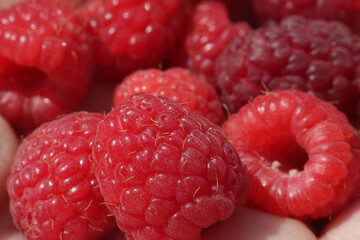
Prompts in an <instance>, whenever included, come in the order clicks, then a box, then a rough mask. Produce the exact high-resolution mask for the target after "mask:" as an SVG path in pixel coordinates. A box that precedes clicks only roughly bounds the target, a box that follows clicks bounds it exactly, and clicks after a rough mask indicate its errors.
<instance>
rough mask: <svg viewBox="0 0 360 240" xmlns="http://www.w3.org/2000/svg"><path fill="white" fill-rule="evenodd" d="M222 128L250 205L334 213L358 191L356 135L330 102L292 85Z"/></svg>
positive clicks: (290, 212) (314, 214)
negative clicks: (245, 178)
mask: <svg viewBox="0 0 360 240" xmlns="http://www.w3.org/2000/svg"><path fill="white" fill-rule="evenodd" d="M223 130H224V132H225V134H226V135H227V136H228V137H229V139H230V141H231V142H232V143H233V144H234V146H235V148H236V150H237V152H238V153H239V155H240V159H241V162H242V164H243V166H244V168H245V172H246V175H247V176H248V177H249V179H250V183H251V188H250V191H249V194H248V201H249V203H250V204H252V205H254V206H257V207H258V208H261V209H264V210H266V211H268V212H270V213H274V214H278V215H282V216H290V217H295V218H300V219H308V218H319V217H325V216H329V215H332V214H336V213H337V212H339V210H340V209H342V208H343V207H344V206H346V204H347V203H348V202H349V201H350V200H351V199H353V198H354V197H355V196H356V194H357V193H358V189H359V179H360V178H359V177H360V165H359V164H360V162H359V161H360V140H359V139H358V137H357V136H356V134H355V131H354V130H353V129H352V127H351V126H350V124H349V123H348V122H347V120H346V117H345V115H344V114H342V113H341V112H339V111H338V110H337V109H336V108H335V107H334V106H333V105H332V104H329V103H326V102H324V101H322V100H320V99H317V98H316V97H314V96H313V95H310V94H307V93H304V92H299V91H295V90H276V91H274V92H272V93H269V94H267V95H262V96H258V97H256V98H255V99H254V101H253V102H252V103H250V104H247V105H245V106H244V107H243V108H241V109H240V110H239V112H238V113H236V114H233V115H231V116H230V118H229V119H228V120H227V121H226V122H225V123H224V125H223Z"/></svg>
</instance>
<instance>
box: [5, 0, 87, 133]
mask: <svg viewBox="0 0 360 240" xmlns="http://www.w3.org/2000/svg"><path fill="white" fill-rule="evenodd" d="M76 11H77V10H76V8H75V7H74V6H73V5H71V4H70V3H69V2H66V1H46V0H36V1H26V2H22V3H19V4H16V5H14V6H12V7H11V8H9V9H3V10H1V12H0V43H1V44H0V66H1V67H0V114H1V115H3V116H4V117H5V118H6V119H7V121H8V122H10V123H11V124H12V125H13V126H14V127H15V128H16V129H19V130H20V131H28V130H31V129H34V128H35V127H37V126H39V125H40V124H42V123H44V122H45V121H49V120H52V119H54V118H55V117H56V116H57V115H59V114H63V113H67V112H71V111H72V110H73V109H74V108H75V107H76V105H77V104H78V102H79V101H80V99H81V98H82V97H83V96H84V95H85V92H86V87H87V84H88V81H89V76H90V73H89V68H90V64H91V61H90V59H91V51H90V47H89V44H88V42H87V41H88V40H87V38H88V34H87V33H86V32H85V31H83V30H82V29H83V27H82V25H83V21H82V20H81V19H80V18H79V17H77V14H76Z"/></svg>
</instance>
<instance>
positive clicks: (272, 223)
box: [0, 0, 360, 240]
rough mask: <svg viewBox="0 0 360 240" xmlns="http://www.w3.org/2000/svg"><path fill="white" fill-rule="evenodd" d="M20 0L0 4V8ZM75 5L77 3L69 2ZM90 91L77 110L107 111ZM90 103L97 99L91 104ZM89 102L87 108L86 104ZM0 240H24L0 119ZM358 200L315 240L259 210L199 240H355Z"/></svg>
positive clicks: (103, 95) (237, 215)
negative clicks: (12, 206) (13, 206)
mask: <svg viewBox="0 0 360 240" xmlns="http://www.w3.org/2000/svg"><path fill="white" fill-rule="evenodd" d="M20 1H23V0H0V8H4V7H9V6H10V5H11V4H14V3H16V2H20ZM72 1H74V2H77V0H72ZM98 87H99V86H95V87H91V88H90V92H89V95H88V96H87V98H85V99H84V101H83V102H82V103H81V104H80V109H77V110H87V111H98V112H101V113H102V112H104V111H108V110H110V109H111V99H110V98H109V96H111V95H112V91H113V86H110V85H109V86H107V87H104V86H103V85H101V86H100V87H101V89H102V91H99V88H98ZM94 99H99V100H100V99H101V100H102V101H101V100H100V101H94ZM88 100H89V101H91V100H92V101H91V102H90V104H89V102H88ZM0 133H1V134H0V240H25V237H24V236H23V235H22V234H21V233H20V232H19V231H18V230H17V229H16V227H15V226H14V225H13V223H12V219H11V216H10V213H9V206H8V197H7V193H6V187H5V183H6V179H7V177H8V175H9V172H10V167H11V163H12V160H13V156H14V154H15V151H16V149H17V147H18V145H19V137H18V136H17V135H16V134H15V132H14V130H13V129H12V128H11V126H10V125H9V124H8V123H7V122H6V121H5V120H4V119H3V118H2V117H1V116H0ZM359 227H360V200H358V201H356V202H355V203H353V204H352V205H350V206H349V207H348V208H347V209H345V210H344V211H343V212H342V213H341V214H340V215H338V216H337V217H335V218H334V220H333V221H331V222H330V224H328V226H327V227H326V228H325V230H324V232H323V234H322V235H321V236H320V237H319V238H317V237H316V236H315V235H314V234H313V232H312V231H311V230H310V229H309V228H308V227H307V226H306V225H305V224H304V223H302V222H300V221H297V220H294V219H290V218H284V217H278V216H275V215H271V214H268V213H265V212H262V211H259V210H254V209H250V208H244V207H239V208H237V209H236V210H235V211H234V214H233V215H232V217H230V218H229V219H227V220H225V221H219V222H217V223H215V224H214V225H213V226H211V227H210V228H208V229H205V230H203V232H202V240H254V239H256V240H289V239H291V240H316V239H318V240H343V239H346V240H357V239H360V233H359V231H358V229H359ZM107 240H125V236H124V234H123V233H122V232H121V231H120V230H119V229H116V230H115V231H114V232H113V233H112V234H111V235H110V236H109V237H108V238H107Z"/></svg>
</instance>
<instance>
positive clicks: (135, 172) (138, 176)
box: [93, 93, 248, 240]
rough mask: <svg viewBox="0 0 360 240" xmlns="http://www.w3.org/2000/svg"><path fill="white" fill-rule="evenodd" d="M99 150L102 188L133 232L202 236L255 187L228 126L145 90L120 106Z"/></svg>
mask: <svg viewBox="0 0 360 240" xmlns="http://www.w3.org/2000/svg"><path fill="white" fill-rule="evenodd" d="M93 151H94V156H95V160H96V166H97V167H96V169H97V172H96V173H95V174H96V177H97V179H98V182H99V183H100V189H101V192H102V194H103V196H104V198H105V202H106V204H107V206H108V208H109V209H110V211H111V212H112V213H113V214H114V215H115V218H116V221H117V225H118V226H119V227H120V229H121V230H122V231H124V232H125V233H126V234H127V235H128V239H143V240H160V239H169V240H170V239H172V240H195V239H197V240H198V239H200V233H201V230H202V229H203V228H207V227H209V226H210V225H212V224H214V223H215V222H216V221H217V220H223V219H227V218H229V217H230V216H231V214H232V213H233V211H234V207H235V204H237V203H241V202H242V201H243V199H244V197H245V194H246V193H247V190H248V180H247V178H246V177H245V173H244V171H243V168H242V166H241V164H240V159H239V156H238V154H237V153H236V151H235V149H234V147H233V146H232V144H230V143H229V142H228V140H227V139H226V138H225V136H224V134H223V132H222V129H221V128H220V127H219V126H217V125H215V124H213V123H212V122H210V121H209V120H207V119H206V118H204V117H202V116H199V115H195V114H192V113H188V112H187V111H186V110H185V109H184V108H182V107H181V106H180V105H179V104H177V103H175V102H173V101H172V100H170V99H169V98H167V97H163V96H159V97H156V96H154V95H150V94H147V93H137V94H133V95H131V96H129V97H128V98H127V99H126V100H124V101H123V102H122V103H120V104H119V105H117V106H115V108H114V110H112V111H110V112H109V113H108V114H107V115H106V117H105V120H104V121H103V122H102V123H101V124H100V125H99V128H98V130H97V134H96V142H95V145H94V150H93Z"/></svg>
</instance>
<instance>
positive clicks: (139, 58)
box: [84, 0, 185, 81]
mask: <svg viewBox="0 0 360 240" xmlns="http://www.w3.org/2000/svg"><path fill="white" fill-rule="evenodd" d="M84 14H85V15H86V16H87V18H88V21H89V27H90V32H91V33H92V35H93V36H94V38H96V40H95V60H96V63H97V64H98V69H99V70H98V71H99V76H101V78H102V79H103V78H104V77H106V78H109V79H115V80H118V81H119V80H120V79H121V77H122V76H125V75H127V74H129V73H131V72H133V71H135V70H137V69H139V68H151V67H157V65H158V64H159V63H161V62H162V61H163V60H165V59H166V58H168V57H169V55H170V54H171V52H172V50H173V49H174V46H175V42H176V40H177V38H178V37H179V36H180V35H181V34H182V33H181V31H182V28H183V24H184V21H185V20H184V18H185V12H184V8H183V5H182V0H168V1H162V0H139V1H134V0H124V1H113V0H94V1H91V2H89V3H88V4H86V6H85V7H84Z"/></svg>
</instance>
